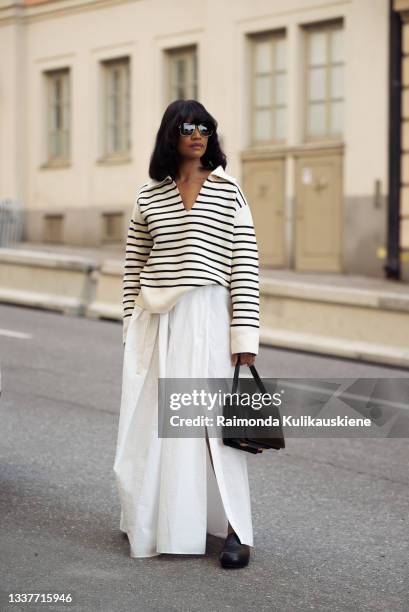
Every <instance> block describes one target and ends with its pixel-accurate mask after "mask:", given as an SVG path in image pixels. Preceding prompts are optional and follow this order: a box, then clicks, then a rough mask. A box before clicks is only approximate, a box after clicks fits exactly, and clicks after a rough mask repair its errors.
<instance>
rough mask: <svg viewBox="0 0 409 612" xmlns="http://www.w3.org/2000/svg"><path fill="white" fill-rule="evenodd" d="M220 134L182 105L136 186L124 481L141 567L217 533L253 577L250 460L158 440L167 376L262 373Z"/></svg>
mask: <svg viewBox="0 0 409 612" xmlns="http://www.w3.org/2000/svg"><path fill="white" fill-rule="evenodd" d="M216 130H217V122H216V121H215V119H214V118H213V117H212V116H211V115H210V114H209V113H208V112H207V111H206V109H205V108H204V106H203V105H202V104H200V103H199V102H197V101H195V100H176V101H174V102H172V103H171V104H170V105H169V106H168V107H167V109H166V111H165V113H164V115H163V118H162V122H161V125H160V127H159V130H158V134H157V136H156V143H155V147H154V151H153V153H152V156H151V160H150V166H149V175H150V177H151V180H149V181H148V182H146V183H144V184H143V185H142V186H141V187H140V188H139V190H138V194H137V197H136V202H135V205H134V209H133V214H132V219H131V221H130V225H129V232H128V238H127V244H126V257H125V273H124V277H123V307H124V310H123V341H124V344H125V350H124V366H123V380H122V397H121V411H120V418H119V429H118V440H117V449H116V457H115V463H114V472H115V476H116V481H117V485H118V490H119V497H120V502H121V519H120V529H121V530H122V531H123V532H124V533H125V532H126V533H127V535H128V538H129V543H130V549H131V550H130V556H131V557H151V556H155V555H159V554H163V553H173V554H204V553H205V549H206V534H207V533H210V534H213V535H216V536H219V537H223V538H225V542H224V546H223V549H222V550H221V552H220V555H219V560H220V563H221V565H222V566H223V567H243V566H245V565H247V564H248V561H249V556H250V546H253V530H252V521H251V507H250V494H249V485H248V475H247V462H246V457H247V453H246V452H243V451H240V450H238V449H235V448H231V447H229V446H226V445H224V444H223V441H222V439H221V437H220V436H210V437H209V435H208V431H207V427H206V425H204V427H203V431H202V432H201V437H193V438H191V437H185V438H180V437H179V438H178V437H160V436H159V435H158V378H206V379H211V378H223V377H225V378H227V379H228V380H229V381H230V382H231V379H232V377H233V371H234V365H235V364H236V361H237V359H238V358H239V359H240V363H241V364H247V365H252V364H254V361H255V356H256V355H257V354H258V346H259V278H258V251H257V243H256V237H255V233H254V226H253V220H252V215H251V211H250V208H249V206H248V203H247V201H246V199H245V197H244V194H243V191H242V189H241V188H240V186H239V184H238V183H237V181H236V179H235V178H233V177H232V176H230V175H229V174H227V173H226V172H225V167H226V156H225V155H224V153H223V152H222V150H221V148H220V144H219V140H218V135H217V131H216ZM205 440H206V446H205ZM206 449H207V450H206ZM209 462H210V463H209Z"/></svg>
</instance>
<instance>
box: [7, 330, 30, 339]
mask: <svg viewBox="0 0 409 612" xmlns="http://www.w3.org/2000/svg"><path fill="white" fill-rule="evenodd" d="M0 336H9V337H10V338H21V339H22V340H28V339H29V338H32V337H33V335H32V334H25V333H24V332H18V331H12V330H10V329H1V328H0Z"/></svg>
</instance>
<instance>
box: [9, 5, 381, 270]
mask: <svg viewBox="0 0 409 612" xmlns="http://www.w3.org/2000/svg"><path fill="white" fill-rule="evenodd" d="M388 5H389V3H388V1H387V0H348V1H345V2H335V3H334V2H326V1H319V0H316V1H314V0H275V1H274V2H271V0H252V1H251V2H249V1H248V0H207V1H204V0H193V1H192V0H189V1H187V0H186V1H184V0H179V1H174V2H173V1H172V2H168V1H167V0H152V1H149V2H148V1H147V0H125V1H123V0H112V1H111V2H107V1H103V2H102V1H101V2H95V1H93V2H90V1H89V0H59V1H58V2H46V3H43V4H40V5H39V6H30V7H27V8H26V10H25V19H24V24H25V26H24V27H25V32H26V46H27V54H26V58H27V60H26V70H27V92H28V95H27V96H26V97H25V98H24V99H25V103H23V105H22V112H21V113H19V114H18V116H19V117H20V118H23V120H24V121H25V125H27V129H26V130H25V141H24V144H25V147H24V153H25V154H24V161H25V163H26V170H25V177H24V181H23V183H24V187H25V202H24V203H25V205H26V207H27V208H28V209H29V210H30V211H32V213H33V214H32V216H31V217H29V218H31V219H32V223H31V224H30V227H32V228H40V226H41V224H40V221H39V220H38V218H37V220H36V217H35V211H38V212H40V211H43V210H48V211H50V210H51V211H52V210H56V211H60V210H68V211H77V214H76V215H74V214H72V216H71V222H70V223H69V226H70V227H71V229H70V231H69V233H68V238H69V240H70V241H74V242H81V241H83V240H91V241H92V242H93V243H95V244H97V243H98V240H99V238H98V223H96V219H97V218H98V215H99V213H100V212H101V211H103V210H109V211H113V210H124V211H125V213H126V215H127V214H128V212H129V210H130V207H131V204H132V200H133V195H134V194H135V192H136V188H137V186H138V185H139V184H140V183H141V182H143V181H145V180H146V178H147V167H148V162H149V156H150V153H151V150H152V147H153V142H154V136H155V133H156V130H157V127H158V125H159V121H160V119H161V116H162V113H163V111H164V109H165V106H166V91H165V82H166V80H165V73H164V62H163V51H164V50H165V49H167V48H173V47H176V46H180V45H185V44H196V45H197V46H198V65H199V96H198V97H199V100H200V101H201V102H203V104H205V106H206V107H208V109H209V111H210V112H211V113H213V114H214V115H215V117H216V118H217V120H218V122H219V131H220V133H221V135H222V138H223V143H224V147H225V151H226V154H227V156H228V159H229V165H228V168H227V170H228V172H230V173H231V174H232V175H233V176H236V177H237V178H238V179H239V180H240V179H241V161H240V157H241V154H242V153H243V151H245V150H246V149H247V148H248V142H249V132H248V95H247V94H248V82H247V74H246V69H247V66H248V51H249V48H248V41H247V40H246V35H247V34H250V33H255V32H260V31H263V30H268V29H274V28H279V27H284V28H286V30H287V38H288V43H289V44H288V53H289V56H288V79H289V81H288V86H289V91H288V100H289V108H288V143H287V147H298V146H299V145H302V116H303V112H302V109H303V103H304V102H303V96H302V88H301V86H302V82H303V79H302V74H301V73H300V71H301V65H302V61H301V60H302V49H303V46H302V45H303V36H302V31H301V29H300V26H302V25H304V24H307V23H312V22H318V21H320V20H326V19H330V18H334V17H343V18H344V20H345V32H346V53H347V55H346V82H345V96H346V109H345V125H346V128H345V134H344V140H343V143H344V145H345V158H344V168H343V193H344V200H345V203H344V218H345V219H344V221H345V224H347V226H348V233H347V241H346V244H345V249H346V251H347V252H348V253H350V255H349V261H351V262H352V265H353V262H354V260H355V252H356V249H357V247H358V246H359V244H361V245H362V244H365V241H367V239H368V235H369V241H370V244H371V249H372V243H373V244H376V243H377V242H379V244H378V246H381V245H385V241H384V233H385V221H386V207H385V202H384V201H383V200H382V198H381V201H382V202H383V203H382V205H381V208H376V206H375V205H374V192H375V181H376V180H379V181H380V184H381V195H383V196H385V194H386V193H387V135H388V128H387V106H388V103H387V95H388V87H387V79H388V63H387V62H388ZM0 15H1V14H0ZM0 23H2V22H0ZM13 27H14V26H12V25H7V26H6V25H3V27H1V25H0V41H1V42H0V45H1V50H2V51H3V57H4V54H7V55H9V56H11V57H12V56H13V48H12V47H13V34H12V29H13ZM123 53H126V54H128V53H129V54H130V55H131V57H132V60H131V73H132V105H131V107H132V141H133V150H132V159H131V161H130V162H129V163H124V164H121V165H101V164H98V163H97V162H96V160H97V159H98V157H99V127H98V124H99V119H100V117H99V114H98V110H99V109H98V100H99V96H100V94H99V87H100V82H99V74H98V71H97V63H98V61H99V60H102V59H106V58H109V57H114V56H116V55H120V54H123ZM14 61H16V60H14ZM4 64H5V63H4V62H2V66H1V68H0V70H1V72H0V76H1V78H2V88H3V87H4V83H3V79H4V81H5V82H6V83H9V82H11V81H12V80H13V76H12V75H13V74H15V73H14V70H13V68H12V67H11V66H10V65H7V66H5V65H4ZM67 65H69V66H70V67H71V68H72V76H73V81H72V96H73V106H72V121H73V122H72V165H71V167H69V168H65V169H58V170H57V169H42V168H41V164H42V163H43V161H44V149H43V147H44V142H43V129H44V125H43V118H44V107H43V104H44V99H43V97H44V96H43V94H44V92H43V90H42V86H43V84H42V81H41V78H40V77H41V72H42V71H43V70H45V69H48V68H54V67H60V66H67ZM15 81H16V82H18V79H15ZM11 91H12V90H11ZM10 95H11V97H12V99H10ZM6 97H7V104H6V106H5V107H3V108H2V112H1V117H0V121H1V122H2V123H1V125H2V126H3V128H4V126H6V129H5V130H4V132H3V131H2V133H3V134H5V143H6V148H8V147H10V148H11V149H12V150H13V149H14V148H15V136H14V134H15V130H16V129H17V126H16V125H15V124H16V121H15V117H16V115H15V110H14V109H15V95H14V93H11V94H10V92H8V96H6ZM13 125H14V127H13ZM10 126H12V127H10ZM237 126H239V129H237ZM287 147H284V150H286V148H287ZM0 172H2V175H1V195H9V196H12V195H14V193H15V192H16V191H17V190H18V187H17V185H18V184H19V181H18V180H17V179H16V175H17V169H16V165H15V164H13V163H12V162H10V161H8V165H7V169H6V170H5V169H4V168H3V169H2V170H1V171H0ZM285 181H286V194H285V195H286V207H287V226H288V227H287V230H288V235H290V234H291V227H290V225H291V224H292V223H293V218H292V201H293V198H294V195H295V181H294V160H293V157H292V156H291V155H290V156H286V168H285ZM357 209H359V212H358V214H357V218H359V220H360V223H359V227H358V226H357V224H356V223H354V222H353V220H354V218H355V214H356V210H357ZM81 219H84V220H85V223H82V224H81ZM95 228H97V229H95ZM125 231H126V230H125V228H124V232H125ZM36 236H38V231H37V230H35V231H34V230H33V234H32V237H36ZM374 258H375V255H374V254H372V257H371V256H370V261H369V262H368V266H367V267H368V270H369V269H370V268H371V267H372V271H373V270H374V269H375V272H376V273H378V270H377V266H378V267H379V266H380V263H379V262H376V261H374Z"/></svg>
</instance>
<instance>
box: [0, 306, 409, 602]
mask: <svg viewBox="0 0 409 612" xmlns="http://www.w3.org/2000/svg"><path fill="white" fill-rule="evenodd" d="M0 358H1V364H0V366H1V375H2V394H1V398H0V414H1V425H2V427H1V433H2V435H1V438H0V488H1V491H0V513H1V514H0V580H1V582H0V610H1V612H3V611H6V610H7V611H8V610H30V611H31V610H33V611H34V610H35V611H37V610H75V611H81V612H88V611H90V612H97V611H103V612H120V611H121V612H122V611H124V612H125V611H126V612H128V611H131V610H132V611H135V610H136V611H143V612H150V611H159V610H167V611H177V612H184V611H188V612H191V611H192V612H193V611H194V612H196V611H203V612H204V611H206V612H207V611H222V610H223V611H224V610H239V611H246V612H247V611H248V610H251V609H257V610H280V611H291V612H293V611H297V612H298V611H300V612H301V611H302V612H304V611H306V610H322V611H330V612H337V611H342V612H344V611H354V612H357V611H361V610H362V611H364V610H376V611H381V610H382V611H383V610H388V611H391V610H393V611H400V610H402V611H405V612H407V611H408V609H409V578H408V576H409V570H408V550H409V548H408V540H409V528H408V508H409V505H408V501H409V494H408V479H409V473H408V458H409V448H408V441H407V439H388V438H387V439H382V438H378V439H336V440H334V439H326V438H323V439H308V438H291V439H288V440H287V448H286V449H285V450H284V451H280V452H274V451H271V452H264V453H262V454H261V455H257V456H252V455H249V456H248V466H249V475H250V487H251V493H252V504H253V525H254V535H255V547H254V549H253V555H252V559H251V561H250V565H249V566H248V567H247V568H245V569H242V570H223V569H222V568H221V567H220V566H219V563H218V560H217V555H218V551H219V548H220V547H221V545H222V540H220V539H218V538H214V537H211V536H209V538H208V552H207V554H206V555H183V556H178V555H161V556H159V557H153V558H150V559H131V558H130V557H129V550H128V542H127V540H126V539H125V538H124V537H123V536H122V534H121V532H120V531H119V512H120V508H119V502H118V498H117V492H116V485H115V481H114V473H113V471H112V465H113V459H114V452H115V443H116V434H117V424H118V411H119V401H120V391H121V369H122V358H123V346H122V329H121V325H120V324H119V323H118V322H110V321H95V320H87V319H84V318H76V317H70V316H63V315H59V314H54V313H49V312H43V311H39V310H34V309H29V308H23V307H14V306H6V305H0ZM256 365H257V368H258V370H259V373H260V374H261V376H263V377H287V376H294V377H296V376H298V377H324V376H327V377H349V376H351V377H360V376H362V377H371V376H372V377H402V376H405V377H406V376H408V375H409V371H407V370H399V369H397V368H387V367H380V366H374V365H368V364H363V363H356V362H353V361H349V360H345V359H337V358H328V357H326V356H318V355H310V354H307V353H300V352H293V351H284V350H275V349H271V348H267V347H262V348H261V351H260V354H259V356H258V358H257V361H256ZM10 593H43V594H44V593H59V594H62V593H65V594H68V593H70V594H71V596H72V598H73V602H72V603H59V604H46V603H37V604H33V603H31V604H30V603H25V604H22V603H20V604H19V603H13V604H11V603H8V602H9V594H10Z"/></svg>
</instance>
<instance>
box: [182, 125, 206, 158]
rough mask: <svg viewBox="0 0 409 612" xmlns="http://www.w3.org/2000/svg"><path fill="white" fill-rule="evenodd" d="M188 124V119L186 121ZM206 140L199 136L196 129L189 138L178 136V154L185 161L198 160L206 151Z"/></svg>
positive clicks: (204, 137)
mask: <svg viewBox="0 0 409 612" xmlns="http://www.w3.org/2000/svg"><path fill="white" fill-rule="evenodd" d="M186 122H187V123H190V122H191V120H190V119H186ZM207 141H208V138H207V137H206V136H201V134H200V132H199V129H198V127H197V126H196V128H195V131H194V132H193V134H192V135H191V136H182V135H181V134H180V135H179V141H178V148H177V149H178V153H179V155H180V156H181V157H183V158H185V159H200V158H201V157H202V156H203V155H204V154H205V151H206V148H207Z"/></svg>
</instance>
